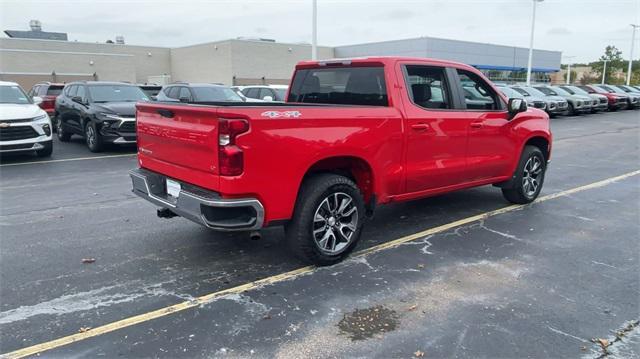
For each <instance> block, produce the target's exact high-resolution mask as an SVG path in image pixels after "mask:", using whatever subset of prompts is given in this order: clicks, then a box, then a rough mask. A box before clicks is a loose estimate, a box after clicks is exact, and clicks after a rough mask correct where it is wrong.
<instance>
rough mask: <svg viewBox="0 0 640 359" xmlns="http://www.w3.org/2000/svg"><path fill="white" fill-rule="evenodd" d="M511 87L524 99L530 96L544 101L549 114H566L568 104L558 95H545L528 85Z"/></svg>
mask: <svg viewBox="0 0 640 359" xmlns="http://www.w3.org/2000/svg"><path fill="white" fill-rule="evenodd" d="M511 88H512V89H513V90H514V91H517V92H518V93H520V94H521V95H523V96H524V98H525V99H526V98H528V97H531V98H533V99H539V100H542V101H544V102H546V104H547V108H546V109H545V110H546V111H547V113H548V114H549V116H555V115H566V114H567V109H568V108H569V104H568V103H567V101H566V100H565V99H563V98H562V97H560V96H547V95H545V94H544V93H542V92H540V91H538V90H536V89H535V88H533V87H529V86H511Z"/></svg>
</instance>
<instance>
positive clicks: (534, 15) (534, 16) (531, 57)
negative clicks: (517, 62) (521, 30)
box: [527, 0, 544, 86]
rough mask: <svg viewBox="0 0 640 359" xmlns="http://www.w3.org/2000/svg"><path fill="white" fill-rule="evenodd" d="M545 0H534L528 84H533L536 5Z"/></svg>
mask: <svg viewBox="0 0 640 359" xmlns="http://www.w3.org/2000/svg"><path fill="white" fill-rule="evenodd" d="M543 1H544V0H533V16H532V17H531V38H530V39H529V62H528V64H527V86H529V85H531V60H532V59H533V33H534V32H535V29H536V5H537V4H538V3H539V2H543Z"/></svg>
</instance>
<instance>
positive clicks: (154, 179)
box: [129, 168, 264, 231]
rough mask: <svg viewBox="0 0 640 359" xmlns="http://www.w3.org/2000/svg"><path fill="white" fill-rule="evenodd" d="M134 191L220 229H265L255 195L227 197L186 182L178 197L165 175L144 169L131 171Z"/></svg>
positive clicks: (261, 209)
mask: <svg viewBox="0 0 640 359" xmlns="http://www.w3.org/2000/svg"><path fill="white" fill-rule="evenodd" d="M129 175H130V176H131V181H132V185H133V190H132V191H133V193H135V194H136V195H138V196H140V197H142V198H144V199H146V200H147V201H149V202H151V203H153V204H155V205H157V206H159V207H162V208H166V209H168V210H170V211H171V212H173V213H175V214H176V215H179V216H181V217H184V218H186V219H189V220H191V221H193V222H196V223H198V224H201V225H203V226H206V227H209V228H211V229H215V230H219V231H248V230H257V229H260V228H262V224H263V222H264V207H263V206H262V204H261V203H260V201H258V200H257V199H255V198H242V199H224V198H221V197H220V195H219V194H218V193H215V192H212V191H209V190H205V189H203V188H200V187H196V186H192V185H189V184H186V183H182V182H181V183H180V184H181V190H180V193H179V195H178V197H177V198H173V197H171V196H169V195H167V193H166V188H165V187H166V185H165V182H166V177H165V176H163V175H161V174H159V173H155V172H151V171H148V170H145V169H142V168H138V169H134V170H131V171H129Z"/></svg>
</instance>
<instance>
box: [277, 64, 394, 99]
mask: <svg viewBox="0 0 640 359" xmlns="http://www.w3.org/2000/svg"><path fill="white" fill-rule="evenodd" d="M288 100H289V102H306V103H327V104H341V105H365V106H388V99H387V85H386V83H385V79H384V68H383V67H382V66H378V67H329V68H316V69H303V70H298V71H296V74H295V77H294V79H293V85H292V87H291V91H290V93H289V99H288Z"/></svg>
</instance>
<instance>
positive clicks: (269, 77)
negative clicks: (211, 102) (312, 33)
mask: <svg viewBox="0 0 640 359" xmlns="http://www.w3.org/2000/svg"><path fill="white" fill-rule="evenodd" d="M229 42H230V43H231V47H232V52H231V54H232V55H231V56H232V59H231V61H232V64H233V67H232V72H233V76H234V77H235V84H237V85H251V84H253V85H257V84H284V85H288V84H289V80H290V79H291V75H292V74H293V70H294V68H295V66H296V64H297V63H298V62H300V61H304V60H310V59H311V45H305V44H285V43H278V42H275V43H274V42H266V41H254V40H230V41H229ZM333 57H334V53H333V48H332V47H325V46H319V47H318V59H320V60H322V59H330V58H333Z"/></svg>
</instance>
